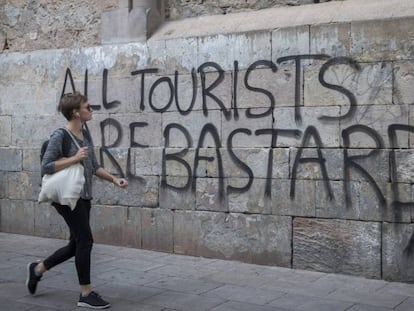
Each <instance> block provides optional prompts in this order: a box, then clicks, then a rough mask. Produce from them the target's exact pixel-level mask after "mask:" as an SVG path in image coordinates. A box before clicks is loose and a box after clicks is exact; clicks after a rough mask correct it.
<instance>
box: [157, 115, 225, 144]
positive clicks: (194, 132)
mask: <svg viewBox="0 0 414 311" xmlns="http://www.w3.org/2000/svg"><path fill="white" fill-rule="evenodd" d="M221 119H222V112H221V111H219V110H209V111H208V115H207V116H204V114H203V112H201V111H194V112H192V113H191V114H190V115H188V116H182V115H180V114H179V113H176V112H166V113H163V114H162V126H163V129H162V130H163V133H164V137H165V135H166V134H167V133H166V131H165V128H166V127H167V126H170V125H171V124H172V123H175V124H178V125H179V126H178V127H179V128H172V129H170V131H169V144H168V145H167V146H168V147H187V148H189V147H192V146H194V147H197V146H198V145H199V144H201V145H200V147H218V146H217V144H216V142H215V140H214V139H213V137H212V135H211V133H212V132H214V133H216V134H217V135H218V139H219V141H218V143H220V141H221V137H222V134H221ZM207 124H211V125H212V126H211V127H210V128H209V129H210V130H209V131H207V132H205V133H206V135H205V139H204V141H203V142H202V143H201V142H199V138H200V134H201V131H202V130H203V128H204V127H205V126H206V125H207ZM186 135H188V136H189V140H190V141H188V140H187V138H186Z"/></svg>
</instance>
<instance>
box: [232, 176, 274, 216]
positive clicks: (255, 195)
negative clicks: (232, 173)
mask: <svg viewBox="0 0 414 311" xmlns="http://www.w3.org/2000/svg"><path fill="white" fill-rule="evenodd" d="M248 182H249V180H248V179H246V178H229V179H227V184H228V186H232V187H235V188H239V189H240V188H244V187H246V186H247V185H248ZM271 186H272V180H271V179H264V178H254V179H253V180H252V184H251V186H250V188H249V189H248V190H239V191H232V192H230V191H229V189H227V194H226V198H227V201H228V209H229V211H230V212H231V213H246V214H270V213H271V210H272V202H271V196H270V194H269V195H267V194H266V189H267V187H271Z"/></svg>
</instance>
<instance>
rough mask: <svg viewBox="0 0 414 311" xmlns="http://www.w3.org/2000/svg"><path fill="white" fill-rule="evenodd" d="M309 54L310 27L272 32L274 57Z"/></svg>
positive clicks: (281, 29) (280, 29) (289, 28)
mask: <svg viewBox="0 0 414 311" xmlns="http://www.w3.org/2000/svg"><path fill="white" fill-rule="evenodd" d="M307 54H309V26H307V25H305V26H298V27H287V28H279V29H276V30H275V31H273V32H272V55H274V56H273V57H276V58H279V57H286V56H292V55H307Z"/></svg>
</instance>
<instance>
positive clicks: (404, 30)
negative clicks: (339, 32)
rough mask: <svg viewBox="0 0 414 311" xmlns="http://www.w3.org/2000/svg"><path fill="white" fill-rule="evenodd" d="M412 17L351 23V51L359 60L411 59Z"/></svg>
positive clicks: (412, 54) (413, 53)
mask: <svg viewBox="0 0 414 311" xmlns="http://www.w3.org/2000/svg"><path fill="white" fill-rule="evenodd" d="M412 24H413V18H412V17H408V18H397V19H395V18H393V19H387V20H385V19H382V20H370V21H358V22H353V23H351V39H352V47H351V53H352V55H354V56H355V57H358V58H359V59H360V60H368V61H375V60H381V59H388V60H399V59H410V58H411V59H412V58H413V56H414V50H413V45H412V42H413V40H414V31H413V27H412Z"/></svg>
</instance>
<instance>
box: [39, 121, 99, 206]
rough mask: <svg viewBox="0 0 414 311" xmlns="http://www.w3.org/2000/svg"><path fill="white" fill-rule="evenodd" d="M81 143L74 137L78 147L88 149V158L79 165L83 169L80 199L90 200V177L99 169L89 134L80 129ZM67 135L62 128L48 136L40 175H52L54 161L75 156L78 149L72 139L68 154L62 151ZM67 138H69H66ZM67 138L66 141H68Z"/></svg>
mask: <svg viewBox="0 0 414 311" xmlns="http://www.w3.org/2000/svg"><path fill="white" fill-rule="evenodd" d="M82 132H83V141H82V140H80V139H78V138H77V137H76V136H74V135H73V137H75V139H76V141H77V142H78V144H79V146H80V147H88V157H87V158H86V159H84V160H83V161H82V162H81V163H82V165H83V167H84V175H85V185H84V186H83V190H82V192H81V198H82V199H85V200H91V199H92V175H94V174H95V173H96V170H97V169H98V168H99V167H100V165H99V163H98V161H97V160H96V156H95V151H94V147H93V143H92V139H91V138H90V135H89V133H88V132H87V131H86V129H82ZM65 135H68V134H67V133H65V130H64V129H62V128H59V129H56V130H55V131H54V132H53V134H52V136H50V140H49V144H48V146H47V148H46V151H45V154H44V156H43V159H42V166H41V173H42V175H43V174H53V173H54V172H55V161H56V160H59V159H60V158H63V157H71V156H73V155H75V154H76V152H77V151H78V148H77V147H76V145H75V143H74V142H73V140H72V139H70V148H69V151H68V154H66V155H64V154H63V151H62V149H63V148H62V144H63V137H64V136H65ZM68 138H69V137H68ZM68 138H67V139H68Z"/></svg>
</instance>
